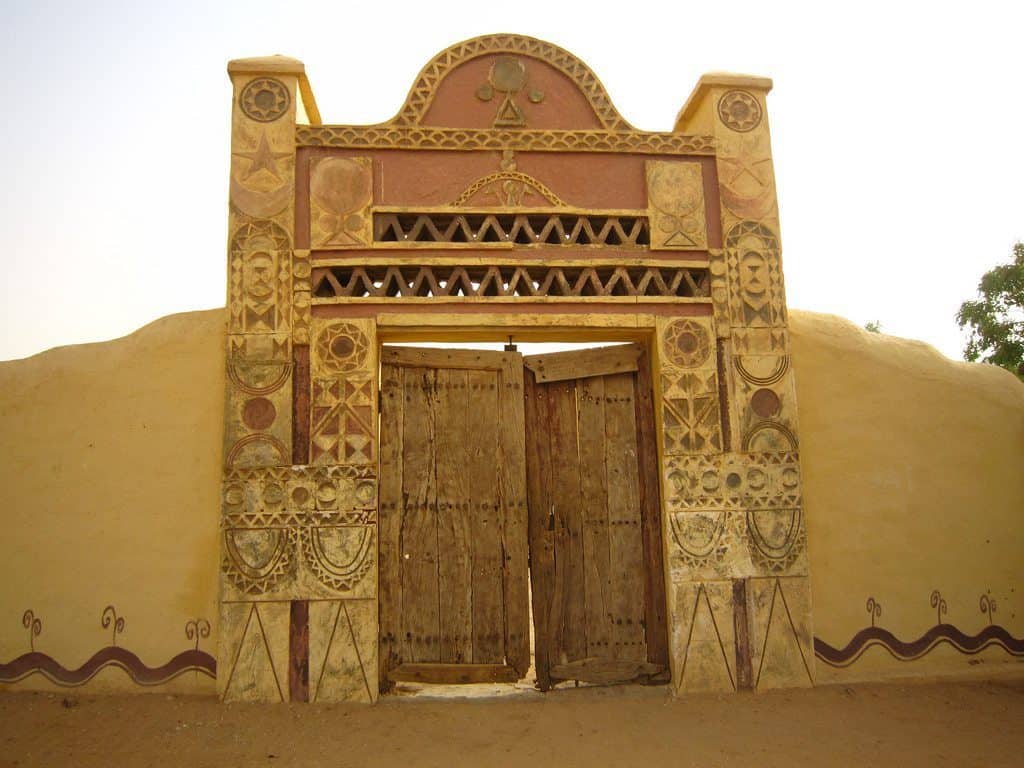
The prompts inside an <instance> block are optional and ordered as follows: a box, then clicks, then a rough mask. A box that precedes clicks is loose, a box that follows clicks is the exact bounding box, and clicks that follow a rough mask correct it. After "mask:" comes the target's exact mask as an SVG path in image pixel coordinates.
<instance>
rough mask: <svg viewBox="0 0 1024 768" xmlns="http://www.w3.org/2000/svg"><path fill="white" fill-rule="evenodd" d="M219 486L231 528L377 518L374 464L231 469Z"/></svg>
mask: <svg viewBox="0 0 1024 768" xmlns="http://www.w3.org/2000/svg"><path fill="white" fill-rule="evenodd" d="M221 487H222V492H221V503H222V509H223V517H222V520H223V525H224V526H225V527H227V528H267V527H282V526H298V525H357V524H366V523H373V522H376V519H377V510H376V504H377V482H376V477H375V470H374V468H373V467H368V466H350V465H341V466H326V467H261V468H251V469H230V470H227V471H225V473H224V480H223V483H222V486H221Z"/></svg>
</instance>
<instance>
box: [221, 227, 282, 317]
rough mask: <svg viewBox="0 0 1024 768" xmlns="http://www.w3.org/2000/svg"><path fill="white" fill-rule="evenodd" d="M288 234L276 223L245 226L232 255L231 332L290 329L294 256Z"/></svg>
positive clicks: (236, 237) (234, 239) (238, 233)
mask: <svg viewBox="0 0 1024 768" xmlns="http://www.w3.org/2000/svg"><path fill="white" fill-rule="evenodd" d="M288 248H289V242H288V234H287V232H285V231H284V230H283V229H282V228H281V227H280V226H278V225H277V224H275V223H274V222H272V221H263V220H253V221H248V222H246V223H244V224H242V225H241V226H240V227H239V228H238V229H237V230H236V231H235V234H234V236H233V237H232V238H231V248H230V251H229V254H228V258H229V260H230V276H229V283H228V297H229V298H228V308H229V321H228V329H229V331H230V332H232V333H275V332H279V331H286V330H287V329H288V319H289V318H288V314H289V312H288V306H289V304H290V302H291V271H292V265H291V255H290V253H289V251H288Z"/></svg>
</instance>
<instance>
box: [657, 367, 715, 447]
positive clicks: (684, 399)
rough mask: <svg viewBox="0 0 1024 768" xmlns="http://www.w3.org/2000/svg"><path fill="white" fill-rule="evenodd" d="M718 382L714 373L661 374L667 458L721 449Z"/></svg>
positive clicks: (709, 371) (700, 371) (674, 372)
mask: <svg viewBox="0 0 1024 768" xmlns="http://www.w3.org/2000/svg"><path fill="white" fill-rule="evenodd" d="M717 381H718V377H717V375H716V374H715V372H714V370H699V371H693V372H686V373H680V372H676V371H672V372H671V373H669V372H663V373H662V393H663V398H662V406H663V409H664V410H663V419H662V423H663V424H664V428H665V453H666V455H670V456H671V455H675V454H680V453H712V452H717V451H721V450H722V427H721V420H720V415H719V408H718V384H717Z"/></svg>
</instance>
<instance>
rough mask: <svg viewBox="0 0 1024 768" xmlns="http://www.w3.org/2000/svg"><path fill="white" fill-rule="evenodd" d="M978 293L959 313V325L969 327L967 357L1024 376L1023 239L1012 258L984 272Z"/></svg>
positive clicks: (957, 318) (1014, 250)
mask: <svg viewBox="0 0 1024 768" xmlns="http://www.w3.org/2000/svg"><path fill="white" fill-rule="evenodd" d="M978 295H979V298H977V299H975V300H974V301H965V302H964V303H963V304H961V305H960V311H959V312H957V313H956V321H957V322H958V323H959V324H960V327H961V328H969V329H970V336H969V337H968V339H967V346H966V347H964V357H965V358H966V359H967V360H970V361H972V362H975V361H978V360H980V361H981V362H983V363H992V364H994V365H998V366H1001V367H1003V368H1006V369H1007V370H1008V371H1012V372H1013V373H1015V374H1017V375H1018V376H1020V377H1022V378H1024V243H1017V244H1016V245H1015V246H1013V261H1011V262H1010V263H1009V264H1000V265H998V266H996V267H993V268H992V269H990V270H989V271H988V272H986V273H985V274H984V275H982V276H981V282H980V283H978Z"/></svg>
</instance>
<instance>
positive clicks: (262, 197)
mask: <svg viewBox="0 0 1024 768" xmlns="http://www.w3.org/2000/svg"><path fill="white" fill-rule="evenodd" d="M291 197H292V186H291V184H282V185H281V186H280V187H278V188H277V189H272V190H270V191H268V192H258V191H256V190H253V189H248V188H246V187H243V186H242V185H241V184H240V183H239V182H238V181H237V180H236V179H235V178H234V177H233V176H232V177H231V202H232V203H233V204H234V205H235V207H236V208H238V210H240V211H241V212H242V213H246V214H248V215H250V216H255V217H257V218H268V217H270V216H275V215H277V214H279V213H280V212H281V211H283V210H284V209H285V208H287V207H288V202H289V201H290V200H291Z"/></svg>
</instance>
